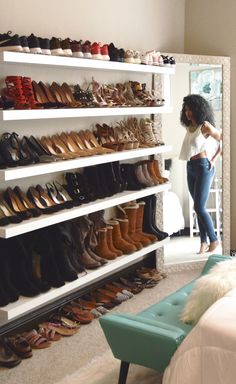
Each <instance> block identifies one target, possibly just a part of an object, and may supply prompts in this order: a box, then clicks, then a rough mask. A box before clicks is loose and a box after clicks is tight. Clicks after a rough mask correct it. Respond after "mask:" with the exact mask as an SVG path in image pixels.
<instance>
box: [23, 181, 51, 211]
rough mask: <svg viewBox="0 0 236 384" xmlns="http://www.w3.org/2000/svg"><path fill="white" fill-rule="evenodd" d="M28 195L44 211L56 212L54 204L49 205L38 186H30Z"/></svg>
mask: <svg viewBox="0 0 236 384" xmlns="http://www.w3.org/2000/svg"><path fill="white" fill-rule="evenodd" d="M27 197H28V198H29V200H30V201H31V202H32V203H33V204H34V205H35V206H36V207H37V208H38V209H39V210H40V211H41V212H42V213H46V214H47V213H53V212H56V209H55V208H54V204H53V205H52V206H50V205H48V204H47V202H46V201H45V199H43V198H42V196H41V194H40V193H39V192H38V190H37V189H36V188H34V187H30V188H29V189H28V191H27Z"/></svg>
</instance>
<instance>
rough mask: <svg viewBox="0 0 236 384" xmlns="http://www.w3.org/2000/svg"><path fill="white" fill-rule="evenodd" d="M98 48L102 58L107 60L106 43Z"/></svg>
mask: <svg viewBox="0 0 236 384" xmlns="http://www.w3.org/2000/svg"><path fill="white" fill-rule="evenodd" d="M100 49H101V55H102V60H106V61H109V60H110V56H109V52H108V44H104V45H103V46H102V47H100Z"/></svg>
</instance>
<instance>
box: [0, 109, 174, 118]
mask: <svg viewBox="0 0 236 384" xmlns="http://www.w3.org/2000/svg"><path fill="white" fill-rule="evenodd" d="M170 112H172V108H171V107H169V106H163V107H120V108H61V109H60V108H58V109H27V110H26V109H17V110H10V109H8V110H1V111H0V120H2V121H13V120H37V119H39V120H41V119H65V118H71V117H99V116H130V115H149V114H158V113H170Z"/></svg>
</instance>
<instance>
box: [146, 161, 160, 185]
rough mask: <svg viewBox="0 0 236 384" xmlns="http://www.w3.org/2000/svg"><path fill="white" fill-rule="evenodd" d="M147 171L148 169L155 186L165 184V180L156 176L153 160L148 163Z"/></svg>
mask: <svg viewBox="0 0 236 384" xmlns="http://www.w3.org/2000/svg"><path fill="white" fill-rule="evenodd" d="M147 169H148V172H149V175H150V176H151V178H152V179H153V181H154V183H155V184H162V183H163V180H162V179H160V178H159V177H157V175H156V172H155V170H154V162H153V161H152V160H148V161H147Z"/></svg>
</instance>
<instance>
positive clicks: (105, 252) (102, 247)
mask: <svg viewBox="0 0 236 384" xmlns="http://www.w3.org/2000/svg"><path fill="white" fill-rule="evenodd" d="M94 252H95V253H96V254H97V255H98V256H100V257H102V258H103V259H107V260H113V259H115V258H116V256H117V255H116V253H115V252H112V251H110V249H109V248H108V244H107V229H106V228H101V229H99V230H98V245H97V246H96V247H95V249H94Z"/></svg>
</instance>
